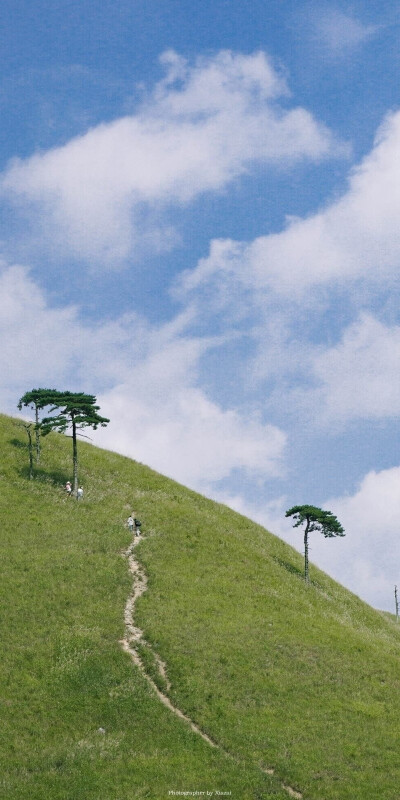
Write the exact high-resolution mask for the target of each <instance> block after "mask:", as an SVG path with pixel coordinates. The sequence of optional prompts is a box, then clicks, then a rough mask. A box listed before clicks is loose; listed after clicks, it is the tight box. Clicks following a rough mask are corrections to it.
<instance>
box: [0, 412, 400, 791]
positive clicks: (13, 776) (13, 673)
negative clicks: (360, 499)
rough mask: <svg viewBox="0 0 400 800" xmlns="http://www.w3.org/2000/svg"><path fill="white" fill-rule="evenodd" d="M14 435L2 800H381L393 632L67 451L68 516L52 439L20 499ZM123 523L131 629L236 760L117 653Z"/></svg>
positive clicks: (8, 449)
mask: <svg viewBox="0 0 400 800" xmlns="http://www.w3.org/2000/svg"><path fill="white" fill-rule="evenodd" d="M24 436H25V434H24V432H23V431H22V432H21V433H19V432H18V430H17V429H16V428H15V426H14V425H13V423H12V421H10V420H8V419H7V418H4V417H3V418H0V441H1V452H2V460H1V469H0V520H1V533H0V541H1V548H2V553H1V570H2V575H1V584H0V592H1V641H2V661H1V667H0V709H1V720H2V726H1V737H2V745H1V751H0V797H3V796H4V798H5V800H25V798H26V799H27V798H28V797H29V798H33V800H42V799H43V798H45V797H46V798H47V797H48V798H50V800H80V798H82V799H83V800H86V798H88V800H103V798H104V800H131V798H142V797H143V798H145V797H146V798H147V797H148V798H154V800H160V799H161V798H164V797H168V791H169V790H176V791H185V790H186V791H189V790H209V791H215V790H217V789H218V790H219V791H231V792H232V797H233V798H236V799H237V800H242V798H243V800H247V798H249V800H250V798H253V799H254V800H256V799H257V800H258V799H260V800H261V799H262V798H270V797H271V798H276V800H282V798H284V797H285V798H287V797H288V795H287V794H286V793H285V792H284V791H283V790H282V789H281V782H282V781H284V782H285V783H287V784H290V785H291V786H293V787H295V788H297V789H299V790H301V791H302V793H303V796H304V798H305V799H306V800H307V798H309V800H370V798H371V800H372V799H373V800H375V799H376V800H397V798H398V784H399V777H400V776H399V766H398V736H399V724H398V718H399V705H400V703H399V677H398V676H399V668H398V664H399V644H400V631H399V628H400V625H396V622H395V620H394V619H393V618H391V617H390V616H389V615H385V614H381V613H379V612H377V611H374V610H373V609H371V608H369V607H368V606H367V605H365V604H364V603H362V602H361V601H360V600H359V599H358V598H356V597H355V596H354V595H352V594H351V593H349V592H347V591H346V590H345V589H344V588H343V587H341V586H339V585H338V584H337V583H335V582H334V581H332V580H331V579H329V578H328V577H327V576H326V575H324V574H323V573H322V572H320V571H318V570H317V569H316V568H314V567H313V566H312V567H311V580H312V582H311V585H310V586H308V587H307V586H306V585H305V583H304V581H303V579H302V557H301V556H300V555H299V554H298V553H296V552H295V551H294V550H293V549H292V548H290V547H288V546H287V545H286V544H285V543H283V542H282V541H281V540H279V539H277V538H276V537H273V536H271V535H270V534H269V533H267V532H266V531H265V530H264V529H262V528H261V527H260V526H258V525H256V524H253V523H251V522H250V521H249V520H246V519H245V518H243V517H241V516H240V515H237V514H235V513H234V512H232V511H230V510H229V509H227V508H225V507H223V506H220V505H217V504H215V503H212V502H211V501H208V500H206V499H204V498H202V497H200V496H199V495H197V494H195V493H193V492H190V491H188V490H186V489H184V488H183V487H181V486H179V485H178V484H176V483H174V482H172V481H169V480H167V479H166V478H163V477H162V476H159V475H157V474H156V473H154V472H152V471H151V470H148V469H147V468H145V467H143V466H141V465H140V464H137V463H136V462H133V461H130V460H129V459H126V458H122V457H120V456H117V455H116V454H113V453H107V452H105V451H101V450H99V449H96V448H93V447H90V446H87V445H86V446H85V445H83V444H82V443H80V460H81V475H80V477H81V480H82V483H83V485H84V488H85V500H84V501H83V502H82V503H81V504H79V503H77V502H76V501H75V500H73V499H71V498H70V499H67V498H66V497H65V495H64V491H63V488H62V484H63V483H64V482H65V480H66V479H67V478H68V477H70V469H71V453H70V449H71V444H70V440H68V439H65V438H64V437H60V436H50V437H49V438H48V439H46V441H45V442H44V447H43V460H42V463H41V465H40V470H39V471H37V473H36V477H35V479H34V480H33V481H29V478H28V473H27V466H28V454H27V449H26V446H25V439H24ZM132 508H135V510H136V511H137V513H138V515H139V517H140V519H141V520H142V522H143V531H144V533H145V535H146V538H145V539H144V540H143V541H142V542H141V543H140V544H139V546H138V548H137V550H136V553H137V555H138V558H139V559H140V561H141V562H142V563H143V564H144V565H145V568H146V571H147V575H148V590H147V592H146V593H145V594H144V595H143V596H142V597H141V598H140V599H139V601H138V614H137V616H138V622H139V624H140V626H141V628H142V629H143V630H144V633H145V637H146V640H147V641H148V642H149V643H150V644H151V645H152V648H153V650H155V651H156V652H157V653H159V655H160V656H161V658H162V659H163V661H164V662H166V664H167V669H168V678H169V680H170V681H171V684H172V686H171V690H170V696H171V698H172V700H173V701H174V703H175V704H176V705H177V706H178V707H179V708H181V709H182V710H183V711H184V712H185V713H187V714H188V715H189V716H190V717H191V718H192V719H193V720H194V721H195V722H196V723H197V724H198V725H199V726H200V727H201V728H202V729H203V730H204V731H205V732H206V733H208V735H209V736H210V737H211V738H212V739H213V740H214V741H216V742H218V743H220V744H221V747H222V748H223V749H225V750H226V751H227V752H229V753H230V754H232V756H233V759H231V758H228V757H226V756H225V755H224V754H223V753H222V752H218V751H216V750H213V749H212V748H210V747H209V746H208V745H207V744H206V743H205V742H203V741H202V740H201V739H200V737H198V736H196V734H194V733H192V732H191V731H190V729H189V727H188V726H186V725H185V724H184V723H183V722H181V721H180V720H178V719H177V718H175V717H174V716H173V715H172V714H171V712H170V711H168V710H167V709H165V708H164V707H163V706H162V705H161V704H160V702H159V701H158V699H157V698H156V696H155V695H154V693H153V692H152V690H151V688H150V687H149V685H148V684H147V682H146V680H145V678H144V677H143V676H142V675H141V674H140V672H139V671H138V670H137V668H136V667H135V666H134V665H133V664H132V662H131V660H130V658H129V656H128V655H127V654H126V653H124V652H123V651H122V649H121V647H120V644H119V640H120V639H121V638H122V636H123V634H124V629H123V613H124V606H125V602H126V599H127V597H128V595H129V592H130V590H131V576H130V574H129V571H128V565H127V561H126V559H124V558H123V551H124V550H125V549H126V547H127V546H128V544H129V533H128V531H127V529H126V528H125V527H124V522H125V520H126V518H127V516H128V514H129V512H130V511H131V509H132ZM338 546H340V542H338ZM141 655H142V658H143V661H144V662H145V663H146V667H147V669H148V671H149V674H151V675H152V677H153V678H154V680H156V682H158V685H159V686H160V688H162V689H165V682H164V683H163V681H162V680H161V679H159V678H158V677H157V669H156V664H155V661H154V657H153V655H152V652H151V650H150V649H148V648H147V647H146V645H144V646H143V647H142V648H141ZM99 729H105V733H102V732H100V731H99ZM259 767H263V768H271V767H273V768H274V769H275V771H276V776H277V778H276V779H274V778H272V777H271V778H270V777H268V776H266V775H264V774H263V773H262V772H261V770H260V769H259Z"/></svg>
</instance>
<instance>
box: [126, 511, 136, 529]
mask: <svg viewBox="0 0 400 800" xmlns="http://www.w3.org/2000/svg"><path fill="white" fill-rule="evenodd" d="M127 522H128V528H129V530H130V532H131V533H133V526H134V524H135V520H134V519H133V516H132V514H131V515H130V517H128V520H127Z"/></svg>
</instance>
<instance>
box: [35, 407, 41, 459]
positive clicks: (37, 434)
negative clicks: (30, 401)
mask: <svg viewBox="0 0 400 800" xmlns="http://www.w3.org/2000/svg"><path fill="white" fill-rule="evenodd" d="M35 419H36V425H35V433H36V461H37V463H39V461H40V431H39V409H38V407H37V406H36V405H35Z"/></svg>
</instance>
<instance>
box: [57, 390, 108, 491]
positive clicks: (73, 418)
mask: <svg viewBox="0 0 400 800" xmlns="http://www.w3.org/2000/svg"><path fill="white" fill-rule="evenodd" d="M48 405H51V406H52V407H51V408H50V414H53V412H54V411H58V412H59V413H58V414H56V415H55V416H48V417H44V419H42V422H41V431H42V434H43V436H46V435H47V434H48V433H50V431H58V432H59V433H65V432H66V431H67V430H68V428H71V429H72V461H73V493H74V495H75V497H76V496H77V492H78V446H77V434H78V431H79V430H81V429H82V428H88V427H89V428H93V430H96V429H97V428H98V427H99V425H100V426H101V427H105V426H106V425H107V424H108V423H109V421H110V420H109V419H107V418H106V417H101V416H100V415H99V414H98V413H97V412H98V411H99V408H100V407H99V406H97V405H96V397H95V396H94V395H91V394H83V393H82V392H55V394H54V395H53V397H52V400H51V402H50V403H49V404H48Z"/></svg>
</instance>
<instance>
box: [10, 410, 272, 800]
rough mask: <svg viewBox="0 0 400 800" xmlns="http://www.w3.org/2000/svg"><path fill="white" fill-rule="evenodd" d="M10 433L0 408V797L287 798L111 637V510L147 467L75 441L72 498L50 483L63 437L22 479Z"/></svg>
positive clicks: (118, 525)
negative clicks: (170, 704)
mask: <svg viewBox="0 0 400 800" xmlns="http://www.w3.org/2000/svg"><path fill="white" fill-rule="evenodd" d="M13 436H14V437H15V428H14V427H13V422H12V421H10V420H8V419H7V418H4V417H0V447H1V453H2V458H1V465H0V546H1V559H0V565H1V566H0V568H1V578H0V609H1V611H0V636H1V642H2V659H1V665H0V716H1V731H0V797H2V798H3V797H4V798H5V800H25V799H26V800H27V799H28V798H30V800H43V798H50V799H51V800H81V799H82V800H86V799H87V800H100V798H101V800H131V798H132V799H133V798H154V800H159V799H160V798H164V797H168V796H169V795H168V792H169V791H171V790H172V791H187V790H195V791H196V790H197V791H202V790H204V791H206V790H210V791H216V790H219V791H230V792H232V796H233V797H237V798H242V797H243V798H248V799H249V800H254V799H255V798H264V797H266V798H274V799H275V798H276V800H282V798H285V797H287V795H286V794H285V793H284V792H283V791H282V790H281V788H280V785H279V783H278V782H277V781H276V780H274V779H272V778H269V777H268V776H265V775H263V774H262V773H260V772H259V770H257V769H256V768H255V767H254V766H253V765H252V763H251V762H249V761H243V762H241V763H236V762H235V761H234V760H232V759H229V758H227V757H226V756H225V755H223V754H222V753H220V752H218V751H216V750H213V749H212V748H210V747H209V746H208V745H207V744H206V743H205V742H203V741H202V740H201V739H200V737H199V736H197V735H196V734H194V733H193V732H192V731H191V730H190V729H189V727H188V726H187V725H185V724H184V723H182V722H181V721H180V720H178V719H177V718H176V717H174V716H173V715H172V714H171V713H170V712H169V711H168V710H167V709H165V708H164V707H163V706H162V705H161V704H160V702H159V701H158V699H157V698H156V697H155V695H154V693H153V692H152V690H151V689H150V687H149V685H148V684H147V682H146V680H145V678H144V677H143V676H142V675H141V673H140V672H139V671H138V670H137V668H136V667H135V666H134V665H133V664H132V662H131V660H130V658H129V656H128V655H127V654H126V653H124V652H123V651H122V649H121V647H120V644H119V640H120V639H121V638H122V636H123V634H124V629H123V611H124V606H125V602H126V599H127V596H128V594H129V592H130V590H131V576H130V575H129V572H128V565H127V561H126V560H125V559H124V558H123V557H122V552H123V550H124V549H125V548H126V547H127V546H128V544H129V534H128V532H127V531H126V529H125V528H124V526H123V522H124V520H125V519H126V517H127V516H128V513H129V511H130V510H131V506H132V504H133V503H135V504H136V505H138V500H139V498H140V497H142V496H143V493H146V494H147V493H148V492H149V491H150V492H151V491H152V490H151V486H152V485H153V481H156V483H157V481H158V478H157V476H154V475H153V474H152V473H151V472H150V471H148V470H145V469H144V468H142V467H140V466H139V465H137V464H134V463H133V462H130V461H129V460H128V459H122V458H120V457H118V456H116V455H113V454H107V453H104V452H102V451H100V450H96V449H94V448H91V447H90V446H86V447H85V446H82V445H81V447H80V451H81V465H82V470H81V478H82V482H83V485H84V486H85V489H86V497H85V500H84V501H83V502H82V503H80V504H78V503H77V502H76V501H74V500H73V499H72V498H69V499H67V498H66V497H65V496H64V491H63V489H62V487H61V485H58V477H57V476H61V477H62V480H64V476H66V477H68V476H69V475H70V442H69V440H68V439H65V438H64V437H59V436H50V437H48V439H47V440H46V442H45V443H44V447H43V460H42V462H41V464H40V470H36V477H35V479H34V480H33V481H29V480H28V479H27V477H25V473H24V468H25V463H24V462H25V459H26V456H27V452H26V448H24V446H23V443H24V439H23V435H22V434H21V443H22V446H21V447H16V446H15V443H14V445H13V444H10V439H11V438H12V437H13ZM156 491H157V489H156ZM138 507H139V505H138Z"/></svg>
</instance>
